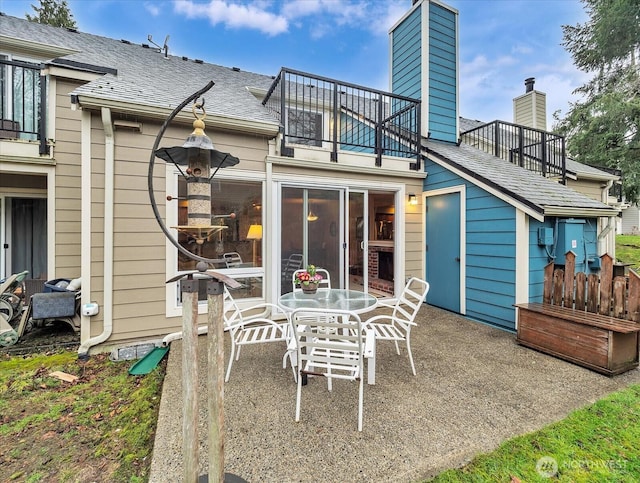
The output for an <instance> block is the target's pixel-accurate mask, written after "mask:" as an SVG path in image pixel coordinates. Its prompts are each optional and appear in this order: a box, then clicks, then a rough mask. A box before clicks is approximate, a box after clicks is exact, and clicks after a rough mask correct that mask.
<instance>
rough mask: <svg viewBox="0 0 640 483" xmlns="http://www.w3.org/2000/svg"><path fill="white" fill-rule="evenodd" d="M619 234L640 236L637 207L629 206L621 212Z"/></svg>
mask: <svg viewBox="0 0 640 483" xmlns="http://www.w3.org/2000/svg"><path fill="white" fill-rule="evenodd" d="M620 233H621V234H622V235H638V234H640V208H639V207H638V205H630V206H629V207H627V208H625V209H624V210H622V219H621V230H620Z"/></svg>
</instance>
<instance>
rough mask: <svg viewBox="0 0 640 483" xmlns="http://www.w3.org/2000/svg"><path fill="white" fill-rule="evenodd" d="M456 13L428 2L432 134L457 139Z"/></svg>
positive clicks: (438, 137)
mask: <svg viewBox="0 0 640 483" xmlns="http://www.w3.org/2000/svg"><path fill="white" fill-rule="evenodd" d="M456 49H457V45H456V21H455V14H454V13H453V12H451V11H450V10H447V9H446V8H443V7H442V6H440V5H436V4H433V3H430V4H429V136H430V137H431V138H432V139H437V140H440V141H447V142H454V143H455V142H456V141H457V140H458V132H457V130H456V126H457V120H458V110H457V103H456V102H457V101H456V93H457V84H456V80H457V75H456V58H457V53H456Z"/></svg>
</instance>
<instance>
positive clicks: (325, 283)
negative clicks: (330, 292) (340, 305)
mask: <svg viewBox="0 0 640 483" xmlns="http://www.w3.org/2000/svg"><path fill="white" fill-rule="evenodd" d="M305 271H306V270H304V269H299V270H296V271H295V272H293V273H292V274H291V285H292V286H293V291H294V292H301V291H302V287H300V285H298V284H296V275H298V274H299V273H302V272H305ZM316 273H317V274H318V275H321V276H322V280H320V283H318V288H331V276H330V275H329V271H328V270H325V269H324V268H317V269H316Z"/></svg>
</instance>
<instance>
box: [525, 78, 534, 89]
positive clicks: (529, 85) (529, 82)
mask: <svg viewBox="0 0 640 483" xmlns="http://www.w3.org/2000/svg"><path fill="white" fill-rule="evenodd" d="M535 82H536V78H535V77H528V78H526V79H525V80H524V87H525V92H531V91H532V90H533V84H535Z"/></svg>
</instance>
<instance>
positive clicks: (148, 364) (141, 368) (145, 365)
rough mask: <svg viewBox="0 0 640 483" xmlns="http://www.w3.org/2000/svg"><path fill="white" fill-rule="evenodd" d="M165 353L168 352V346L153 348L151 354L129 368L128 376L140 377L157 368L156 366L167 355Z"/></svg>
mask: <svg viewBox="0 0 640 483" xmlns="http://www.w3.org/2000/svg"><path fill="white" fill-rule="evenodd" d="M167 352H169V346H167V347H154V349H153V350H152V351H151V352H149V353H148V354H147V355H146V356H144V357H143V358H142V359H140V360H139V361H138V362H136V363H135V364H134V365H132V366H131V369H129V375H131V376H141V375H144V374H149V373H150V372H151V371H152V370H153V369H155V368H156V367H157V366H158V364H160V361H161V360H162V358H163V357H164V356H166V355H167Z"/></svg>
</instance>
